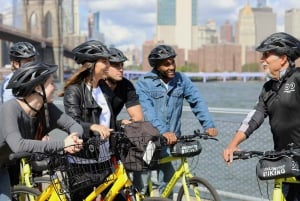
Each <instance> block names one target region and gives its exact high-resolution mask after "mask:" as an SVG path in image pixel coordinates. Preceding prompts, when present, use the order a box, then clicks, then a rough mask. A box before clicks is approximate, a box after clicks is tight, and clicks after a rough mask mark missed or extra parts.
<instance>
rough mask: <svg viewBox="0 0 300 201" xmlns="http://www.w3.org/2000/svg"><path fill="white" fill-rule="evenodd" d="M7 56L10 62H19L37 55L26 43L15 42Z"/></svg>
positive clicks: (29, 44) (31, 46)
mask: <svg viewBox="0 0 300 201" xmlns="http://www.w3.org/2000/svg"><path fill="white" fill-rule="evenodd" d="M8 55H9V57H10V59H11V60H21V59H23V58H30V57H33V56H36V55H38V52H37V51H36V49H35V47H34V46H33V45H32V44H31V43H28V42H17V43H15V44H14V45H13V46H12V47H11V48H10V50H9V52H8Z"/></svg>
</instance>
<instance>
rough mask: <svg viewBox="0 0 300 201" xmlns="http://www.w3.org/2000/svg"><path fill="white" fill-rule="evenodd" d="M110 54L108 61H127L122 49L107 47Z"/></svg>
mask: <svg viewBox="0 0 300 201" xmlns="http://www.w3.org/2000/svg"><path fill="white" fill-rule="evenodd" d="M109 52H110V56H109V58H108V59H109V62H115V63H121V62H124V61H127V60H128V59H127V57H126V56H125V55H124V54H123V52H122V51H120V50H118V49H117V48H113V47H111V48H109Z"/></svg>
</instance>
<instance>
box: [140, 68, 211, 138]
mask: <svg viewBox="0 0 300 201" xmlns="http://www.w3.org/2000/svg"><path fill="white" fill-rule="evenodd" d="M136 92H137V94H138V96H139V100H140V104H141V106H142V108H143V112H144V116H145V120H146V121H150V122H151V123H152V125H153V126H155V127H156V128H157V129H158V130H159V131H160V133H161V134H163V133H165V132H174V133H176V135H177V136H180V135H181V115H182V107H183V101H184V99H186V101H187V102H188V103H189V105H190V107H191V109H192V112H193V113H194V114H195V116H196V117H197V119H198V120H199V122H200V124H201V125H202V126H203V128H204V130H206V129H208V128H215V124H214V122H213V119H212V117H211V115H210V113H209V111H208V107H207V105H206V103H205V101H204V99H203V97H202V95H201V94H200V91H199V90H198V89H197V88H196V86H195V85H194V84H193V83H192V81H191V80H190V79H189V78H188V77H187V76H186V75H184V74H183V73H180V72H176V75H175V77H174V78H173V79H172V80H171V81H170V82H169V87H168V89H167V88H166V86H165V85H164V84H163V83H162V81H161V80H160V78H159V77H158V76H157V73H156V71H155V69H153V70H152V71H151V72H149V73H146V74H145V75H143V76H142V77H140V78H139V80H138V81H137V82H136Z"/></svg>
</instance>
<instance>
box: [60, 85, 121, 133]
mask: <svg viewBox="0 0 300 201" xmlns="http://www.w3.org/2000/svg"><path fill="white" fill-rule="evenodd" d="M104 96H105V99H106V101H107V104H108V107H109V109H110V111H111V119H110V128H113V129H116V122H115V119H116V118H115V116H114V113H113V110H112V107H111V104H110V103H111V100H110V98H109V97H108V96H106V95H104ZM64 106H65V111H66V113H67V114H68V115H70V116H71V117H73V118H74V119H75V120H76V121H77V122H78V123H80V124H81V125H82V127H83V129H84V137H85V138H89V137H91V136H93V135H94V133H93V132H92V131H90V126H91V125H92V124H99V117H100V114H101V111H102V108H101V107H100V106H99V105H98V104H97V102H96V101H95V100H94V98H93V97H92V94H91V92H90V90H89V89H88V88H87V87H86V84H85V83H84V82H82V83H80V84H73V85H70V86H69V87H68V88H67V89H66V90H65V95H64Z"/></svg>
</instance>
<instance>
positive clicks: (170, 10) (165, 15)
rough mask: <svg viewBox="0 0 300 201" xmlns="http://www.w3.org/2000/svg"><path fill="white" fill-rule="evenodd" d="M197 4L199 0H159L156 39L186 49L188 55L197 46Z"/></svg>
mask: <svg viewBox="0 0 300 201" xmlns="http://www.w3.org/2000/svg"><path fill="white" fill-rule="evenodd" d="M197 5H198V0H157V26H156V40H157V41H158V42H162V43H165V44H168V45H174V46H177V47H178V48H182V49H184V50H185V57H187V51H188V50H190V49H193V48H195V47H194V46H195V42H194V41H195V38H196V35H197V34H196V33H197V26H198V25H197V16H198V13H197V12H198V7H197ZM185 59H186V58H185Z"/></svg>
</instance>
